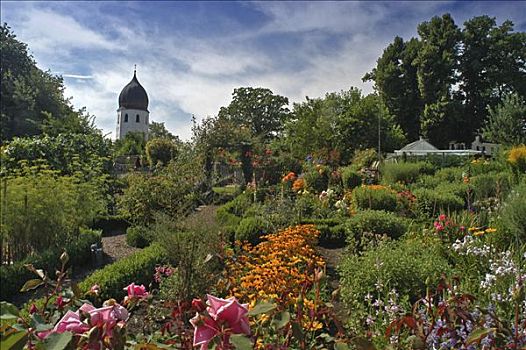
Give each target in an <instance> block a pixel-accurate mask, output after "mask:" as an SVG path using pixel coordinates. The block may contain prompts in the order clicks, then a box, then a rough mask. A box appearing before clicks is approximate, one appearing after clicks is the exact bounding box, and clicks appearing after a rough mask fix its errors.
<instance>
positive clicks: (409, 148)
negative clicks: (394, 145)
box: [399, 137, 438, 152]
mask: <svg viewBox="0 0 526 350" xmlns="http://www.w3.org/2000/svg"><path fill="white" fill-rule="evenodd" d="M399 151H400V152H414V151H438V148H436V147H435V146H433V145H432V144H430V143H429V142H427V141H426V140H424V139H423V138H422V137H420V140H417V141H415V142H411V143H410V144H408V145H405V146H404V147H403V148H402V149H400V150H399Z"/></svg>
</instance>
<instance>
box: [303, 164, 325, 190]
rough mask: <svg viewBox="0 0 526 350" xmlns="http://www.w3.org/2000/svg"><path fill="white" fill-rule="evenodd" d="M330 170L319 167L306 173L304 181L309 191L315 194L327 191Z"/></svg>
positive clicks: (312, 168)
mask: <svg viewBox="0 0 526 350" xmlns="http://www.w3.org/2000/svg"><path fill="white" fill-rule="evenodd" d="M328 172H329V170H328V168H327V167H325V166H318V169H316V168H315V167H311V168H310V169H309V170H307V171H306V172H305V173H304V176H303V179H304V180H305V186H306V187H307V190H309V191H310V192H314V193H320V192H322V191H325V190H326V189H327V188H328V187H329V173H328Z"/></svg>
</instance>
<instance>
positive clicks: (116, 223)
mask: <svg viewBox="0 0 526 350" xmlns="http://www.w3.org/2000/svg"><path fill="white" fill-rule="evenodd" d="M128 226H130V224H129V223H128V221H126V218H125V217H124V216H122V215H105V216H100V217H98V218H97V219H95V222H94V223H93V225H92V228H94V229H96V230H102V236H103V237H104V236H107V235H110V234H111V233H113V232H116V231H117V232H126V229H127V228H128Z"/></svg>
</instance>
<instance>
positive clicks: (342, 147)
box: [286, 88, 404, 163]
mask: <svg viewBox="0 0 526 350" xmlns="http://www.w3.org/2000/svg"><path fill="white" fill-rule="evenodd" d="M292 114H293V117H292V120H291V122H289V123H288V124H287V128H286V130H287V143H288V144H289V145H290V148H291V150H292V152H293V154H294V155H295V156H296V157H297V158H300V159H301V158H304V157H305V156H307V155H308V154H311V155H312V154H316V155H318V156H320V157H322V158H324V159H325V160H329V158H331V157H332V155H331V154H339V157H340V159H339V161H340V162H342V163H348V162H349V161H350V159H351V157H352V155H353V153H354V151H355V150H358V149H365V148H372V147H374V148H376V147H377V144H378V123H379V122H380V128H381V130H380V131H381V133H380V135H381V143H382V145H383V147H382V150H383V151H390V150H393V149H394V148H396V147H397V146H400V144H401V142H402V141H403V140H404V137H403V132H402V130H401V129H400V128H399V126H398V125H397V124H396V122H395V121H394V118H393V117H392V116H391V115H390V114H389V112H388V111H387V109H386V108H385V105H384V104H383V103H382V101H381V99H380V98H379V96H378V95H375V94H371V95H367V96H362V94H361V91H360V90H358V89H355V88H351V89H350V90H348V91H342V92H340V93H329V94H326V95H325V98H317V99H310V98H307V101H306V102H303V103H297V104H294V110H293V113H292Z"/></svg>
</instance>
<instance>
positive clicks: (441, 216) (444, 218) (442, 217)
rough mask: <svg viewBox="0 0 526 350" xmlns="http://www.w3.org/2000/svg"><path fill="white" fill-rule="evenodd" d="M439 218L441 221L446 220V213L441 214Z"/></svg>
mask: <svg viewBox="0 0 526 350" xmlns="http://www.w3.org/2000/svg"><path fill="white" fill-rule="evenodd" d="M438 220H440V221H444V220H446V215H445V214H440V216H439V217H438Z"/></svg>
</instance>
